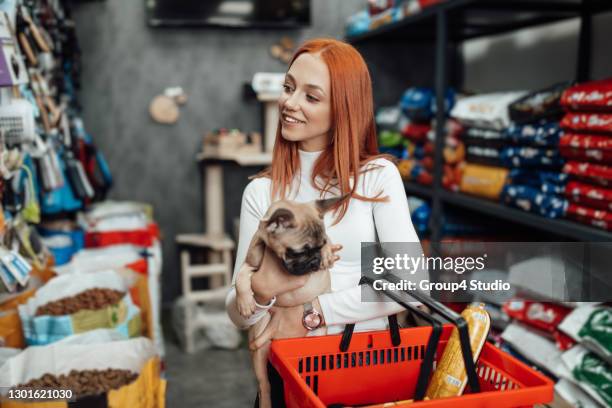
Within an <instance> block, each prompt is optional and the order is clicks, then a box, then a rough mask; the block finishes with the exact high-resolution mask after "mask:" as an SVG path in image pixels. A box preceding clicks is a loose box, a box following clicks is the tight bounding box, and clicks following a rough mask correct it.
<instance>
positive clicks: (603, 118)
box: [561, 112, 612, 135]
mask: <svg viewBox="0 0 612 408" xmlns="http://www.w3.org/2000/svg"><path fill="white" fill-rule="evenodd" d="M561 127H562V128H563V129H569V130H573V131H575V132H578V133H603V134H607V135H610V134H612V113H574V112H569V113H567V114H566V115H565V116H564V117H563V119H562V120H561Z"/></svg>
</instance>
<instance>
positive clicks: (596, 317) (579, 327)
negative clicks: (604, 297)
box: [559, 305, 612, 364]
mask: <svg viewBox="0 0 612 408" xmlns="http://www.w3.org/2000/svg"><path fill="white" fill-rule="evenodd" d="M611 328H612V308H610V307H608V306H604V305H587V306H581V307H578V308H576V309H574V310H573V311H572V312H571V313H570V314H569V315H568V316H567V317H566V318H565V319H564V320H563V321H562V322H561V324H560V325H559V329H560V330H562V331H563V332H565V333H567V334H568V335H569V336H570V337H571V338H573V339H574V340H576V341H578V342H580V344H582V345H583V346H585V347H586V348H588V349H589V350H591V351H593V352H594V353H596V354H597V355H599V356H600V357H601V358H603V359H604V360H606V361H607V362H608V364H612V334H611V330H612V329H611Z"/></svg>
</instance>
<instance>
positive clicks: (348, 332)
mask: <svg viewBox="0 0 612 408" xmlns="http://www.w3.org/2000/svg"><path fill="white" fill-rule="evenodd" d="M364 283H368V280H367V278H366V277H365V276H363V277H362V278H361V279H360V280H359V284H360V285H362V284H364ZM388 319H389V334H390V335H391V344H393V346H394V347H397V346H399V345H400V343H401V342H402V339H401V337H400V332H399V324H398V323H397V315H391V316H389V317H388ZM354 330H355V323H351V324H347V325H346V326H344V332H343V333H342V339H341V340H340V351H342V352H345V351H347V350H348V348H349V346H350V345H351V339H352V338H353V331H354Z"/></svg>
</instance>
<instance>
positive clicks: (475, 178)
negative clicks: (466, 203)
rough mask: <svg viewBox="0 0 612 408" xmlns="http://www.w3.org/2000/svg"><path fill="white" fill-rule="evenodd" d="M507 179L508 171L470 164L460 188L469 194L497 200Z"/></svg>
mask: <svg viewBox="0 0 612 408" xmlns="http://www.w3.org/2000/svg"><path fill="white" fill-rule="evenodd" d="M507 177H508V169H505V168H501V167H491V166H481V165H478V164H469V163H468V164H466V166H465V168H464V169H463V177H462V178H461V184H460V186H459V188H460V190H461V191H462V192H464V193H467V194H473V195H477V196H481V197H486V198H491V199H493V200H497V199H498V198H499V195H500V193H501V191H502V189H503V188H504V184H506V180H507Z"/></svg>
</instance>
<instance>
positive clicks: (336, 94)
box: [226, 39, 418, 406]
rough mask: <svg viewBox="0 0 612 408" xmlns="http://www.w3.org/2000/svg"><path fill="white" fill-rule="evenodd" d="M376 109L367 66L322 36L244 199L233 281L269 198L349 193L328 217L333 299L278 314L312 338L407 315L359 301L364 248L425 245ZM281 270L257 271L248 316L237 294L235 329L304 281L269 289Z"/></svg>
mask: <svg viewBox="0 0 612 408" xmlns="http://www.w3.org/2000/svg"><path fill="white" fill-rule="evenodd" d="M372 103H373V102H372V84H371V80H370V75H369V72H368V69H367V67H366V64H365V62H364V60H363V58H362V57H361V55H360V54H359V53H358V52H357V51H356V50H355V49H354V48H353V47H352V46H350V45H349V44H346V43H343V42H341V41H337V40H333V39H315V40H310V41H307V42H306V43H304V44H303V45H302V46H301V47H300V48H299V49H298V51H297V52H296V53H295V55H294V57H293V59H292V60H291V62H290V64H289V70H288V71H287V74H286V78H285V84H284V92H283V94H282V96H281V97H280V99H279V111H280V121H279V126H278V130H277V134H276V141H275V146H274V152H273V161H272V165H271V166H270V167H269V168H268V169H266V170H265V171H263V172H262V173H260V174H258V175H257V176H256V178H255V179H254V180H252V181H251V183H249V185H248V186H247V187H246V189H245V191H244V195H243V198H242V209H241V214H240V237H239V241H238V250H237V253H236V266H235V273H234V278H235V277H236V275H237V272H238V270H239V269H240V268H242V267H245V264H244V260H245V253H246V250H247V248H248V246H249V243H250V241H251V238H252V237H253V234H254V232H255V230H256V229H257V227H258V224H259V220H260V219H261V217H262V216H263V215H264V213H265V212H266V210H267V209H268V207H269V206H270V203H271V202H272V201H275V200H276V199H280V198H288V199H292V200H296V201H298V202H308V201H312V200H316V199H319V198H328V197H334V196H343V195H345V194H346V198H345V199H344V200H342V201H341V202H339V203H338V204H337V205H336V208H335V209H336V211H335V212H331V213H330V212H328V213H327V214H326V216H325V219H324V221H325V227H326V229H327V235H328V236H329V237H330V239H331V241H332V242H333V243H334V244H335V247H334V250H335V251H337V252H336V254H337V255H338V256H339V260H338V259H337V261H336V262H335V264H334V265H333V267H332V268H331V269H330V275H331V287H332V293H327V294H323V295H320V296H318V297H317V298H315V299H313V301H312V304H311V307H308V309H309V310H308V313H307V314H308V315H309V317H316V319H314V320H312V319H311V320H307V319H304V320H305V321H306V322H303V317H304V309H305V307H304V306H298V307H294V308H277V310H275V313H280V314H281V324H280V327H282V331H283V332H284V333H292V334H294V335H295V336H296V337H297V336H305V335H306V334H307V333H308V332H309V329H312V327H308V328H307V327H305V325H306V324H315V325H319V323H320V325H323V326H326V327H327V332H328V334H336V333H340V332H342V330H343V329H344V325H346V324H349V323H356V326H355V330H356V331H365V330H380V329H384V328H386V325H387V319H386V318H385V317H386V316H388V315H391V314H394V313H397V312H399V311H400V310H401V309H402V308H401V306H399V305H397V304H396V303H392V302H378V303H368V302H362V301H361V289H360V287H359V286H358V284H359V280H360V278H361V262H360V259H361V243H362V242H375V241H377V238H378V240H379V241H380V242H418V237H417V235H416V233H415V230H414V227H413V226H412V222H411V220H410V213H409V210H408V202H407V199H406V194H405V191H404V185H403V182H402V180H401V177H400V175H399V172H398V170H397V168H396V166H395V165H394V164H393V163H392V162H391V161H389V160H387V159H386V158H385V156H381V155H379V154H378V148H377V139H376V129H375V125H374V114H373V106H372ZM275 267H279V266H278V264H277V263H276V262H274V260H271V259H264V263H263V265H262V266H261V268H260V270H259V271H258V272H257V273H255V274H253V277H252V288H253V291H254V297H255V301H256V302H257V307H256V311H255V313H253V314H252V315H251V316H250V317H249V318H243V317H242V316H241V315H240V313H239V312H238V309H237V306H236V293H235V290H233V289H232V291H231V292H230V293H229V295H228V297H227V301H226V306H227V310H228V313H229V315H230V317H231V319H232V321H233V322H234V323H235V324H236V325H237V326H238V327H240V328H247V327H249V326H251V325H252V324H254V323H255V322H256V321H258V319H260V318H261V317H263V315H264V314H265V313H266V312H267V310H269V309H270V308H271V307H272V306H273V304H274V296H275V295H277V294H279V293H284V292H286V291H288V290H292V289H295V288H296V287H299V286H300V285H301V284H303V281H299V280H298V279H296V280H292V279H288V280H287V282H286V283H285V284H284V285H282V286H279V285H269V284H267V283H266V278H267V273H266V271H269V270H270V268H275ZM313 311H314V312H313ZM317 313H318V314H319V315H320V316H317ZM318 317H321V319H320V322H319V319H318ZM312 321H314V323H312ZM309 322H310V323H309ZM271 338H274V331H266V333H265V336H261V337H260V338H258V339H256V341H255V342H254V344H251V347H261V346H263V345H264V344H265V343H266V342H267V341H268V340H270V339H271ZM272 374H274V373H272ZM271 382H272V387H273V393H274V392H276V393H277V395H276V399H275V398H274V397H273V402H274V404H275V405H274V406H283V399H282V386H279V385H278V379H277V378H275V375H272V376H271ZM275 382H276V388H275Z"/></svg>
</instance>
